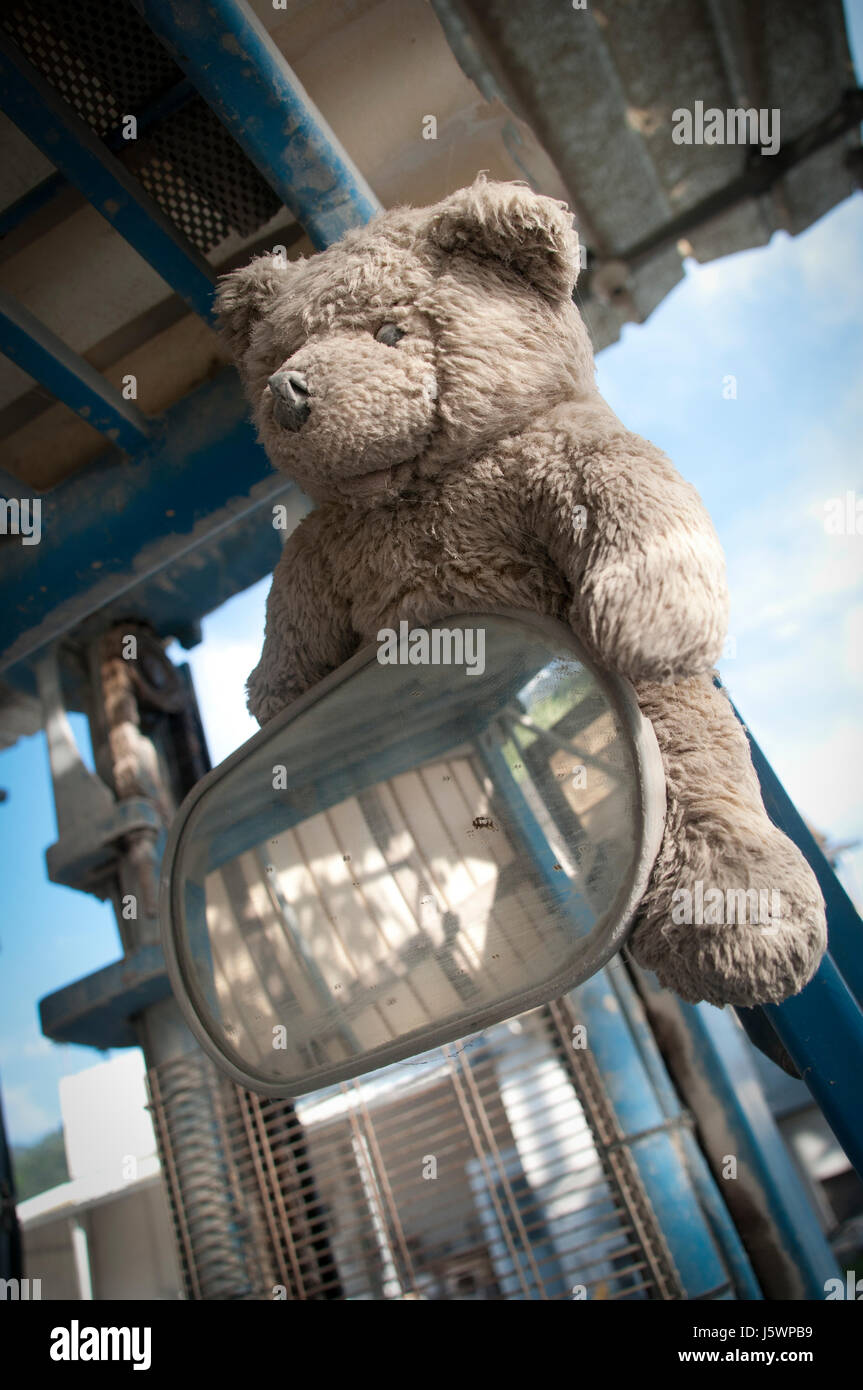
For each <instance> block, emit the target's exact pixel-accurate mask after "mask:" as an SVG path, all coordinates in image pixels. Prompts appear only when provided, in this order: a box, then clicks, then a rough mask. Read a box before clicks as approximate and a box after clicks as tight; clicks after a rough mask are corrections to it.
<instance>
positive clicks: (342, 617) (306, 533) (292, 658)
mask: <svg viewBox="0 0 863 1390" xmlns="http://www.w3.org/2000/svg"><path fill="white" fill-rule="evenodd" d="M316 522H317V514H316V513H314V512H312V513H311V515H310V516H308V517H307V518H306V519H305V520H304V521H302V522H301V523H300V525H299V526H298V527H297V529H296V530H295V531H294V532H292V534H291V535H290V536H289V538H288V540H287V542H286V544H285V547H284V549H283V551H282V554H281V557H280V559H279V563H278V564H277V565H276V569H275V572H274V574H273V584H272V588H271V589H270V594H269V598H268V599H267V624H266V631H265V633H264V647H263V651H262V652H261V659H260V661H259V662H258V664H257V666H256V667H255V669H254V671H253V672H252V674H251V675H250V676H249V679H248V681H247V682H246V689H247V693H248V701H247V703H248V708H249V713H250V714H251V715H252V716H253V717H254V718H255V719H257V721H258V723H259V724H266V723H267V722H268V721H269V720H270V719H272V718H274V716H275V715H277V714H278V713H279V711H280V710H283V709H284V708H285V707H286V705H289V704H290V703H291V702H292V701H293V700H296V699H297V698H298V697H299V696H300V695H302V694H304V693H305V691H307V690H308V689H309V688H310V687H311V686H313V685H315V684H317V682H318V681H320V680H323V678H324V676H326V675H329V673H330V672H331V671H334V670H335V669H336V667H337V666H341V664H342V662H344V661H347V659H348V657H349V656H351V655H352V654H353V653H354V651H356V649H357V645H358V639H357V636H356V634H355V632H354V630H353V627H352V625H351V621H350V612H349V609H348V606H347V604H346V603H345V601H344V600H343V599H341V598H339V596H338V594H337V593H336V592H335V588H334V586H333V582H332V576H331V574H330V571H329V569H328V567H327V565H326V564H325V562H324V560H323V559H322V558H321V556H322V548H321V546H320V545H318V544H317V536H316V532H317V525H316Z"/></svg>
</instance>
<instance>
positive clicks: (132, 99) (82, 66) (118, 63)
mask: <svg viewBox="0 0 863 1390" xmlns="http://www.w3.org/2000/svg"><path fill="white" fill-rule="evenodd" d="M0 26H2V28H3V29H5V31H6V33H7V34H8V35H9V37H10V38H11V39H12V40H13V41H14V42H15V43H16V44H17V45H18V47H19V48H20V49H21V51H22V52H23V54H24V55H25V57H26V58H27V59H28V60H29V62H30V63H32V64H33V66H34V67H35V68H37V69H38V70H39V72H40V73H42V75H43V76H44V77H45V78H47V80H48V81H49V82H50V83H51V85H52V86H53V87H54V88H56V90H57V92H58V93H59V94H60V95H61V96H62V97H63V99H64V100H65V101H67V102H68V104H69V105H70V106H71V107H72V109H73V110H74V111H75V112H76V113H77V114H78V115H79V116H80V117H81V119H82V120H84V121H86V123H87V124H88V125H89V126H90V127H91V129H92V130H93V131H94V133H95V134H96V135H98V136H99V137H100V139H102V140H104V141H105V143H106V144H108V145H109V146H110V148H111V149H112V150H113V151H114V152H115V153H116V154H117V156H118V157H119V158H121V159H122V160H123V162H124V163H125V164H127V166H128V167H129V168H130V169H131V170H132V171H133V172H134V173H135V174H136V175H137V177H138V178H139V179H140V180H141V183H142V184H143V186H144V187H145V188H146V190H147V192H148V193H149V194H150V195H151V197H152V198H153V199H154V200H155V201H156V202H157V203H158V205H159V206H160V208H161V209H162V211H163V212H164V213H165V214H166V216H167V217H169V218H170V220H171V221H172V222H173V223H174V224H175V225H176V226H177V227H178V228H179V229H180V230H181V231H182V232H184V233H185V235H186V236H187V237H188V238H189V240H190V241H191V242H192V243H193V244H194V245H195V246H197V247H198V248H199V249H200V250H201V251H204V252H206V251H210V250H211V249H212V248H213V247H214V246H216V245H217V244H218V243H219V242H220V241H223V240H224V239H225V237H227V236H228V235H229V234H230V233H231V232H232V231H234V232H237V233H239V234H240V235H241V236H249V235H251V233H252V232H254V231H255V230H256V229H257V228H258V227H260V226H262V225H263V224H264V223H265V222H267V221H269V219H270V218H271V217H272V216H273V215H274V214H275V213H276V212H277V211H278V209H279V206H280V204H279V200H278V198H277V197H276V195H275V194H274V193H273V191H272V189H271V188H270V187H269V185H268V184H267V183H265V181H264V180H263V179H262V178H261V176H260V174H259V173H258V171H257V170H256V169H255V167H254V165H253V164H251V162H250V161H249V160H248V159H247V158H246V156H245V154H244V153H243V151H242V150H241V149H240V148H239V146H238V145H237V144H236V143H235V141H234V140H233V139H232V138H231V136H230V135H229V134H228V132H227V131H226V130H225V128H224V126H222V125H221V124H220V122H219V121H218V120H217V118H216V117H215V116H214V115H213V113H212V111H211V110H210V108H209V107H208V106H207V104H206V102H205V101H204V100H203V98H201V97H199V96H198V95H197V93H195V92H194V90H193V89H192V88H191V87H190V86H189V85H188V84H186V83H185V82H184V79H183V73H182V72H181V71H180V69H179V68H178V67H177V65H176V64H175V63H174V62H173V60H172V59H171V57H170V56H169V54H168V52H167V50H166V49H165V48H164V47H163V46H162V44H161V43H159V41H158V39H156V38H155V37H154V35H153V34H152V32H151V31H150V29H149V28H148V27H147V25H146V24H145V23H144V21H143V20H142V19H141V18H140V16H139V15H138V14H137V12H136V11H135V10H134V9H133V8H132V6H131V5H130V4H129V3H128V0H75V3H74V4H69V3H68V2H67V0H19V3H17V4H11V5H6V6H4V7H3V10H2V12H0ZM129 115H133V116H135V117H136V118H137V120H138V138H137V139H136V140H124V139H123V138H122V134H121V131H122V125H123V119H124V117H126V116H129Z"/></svg>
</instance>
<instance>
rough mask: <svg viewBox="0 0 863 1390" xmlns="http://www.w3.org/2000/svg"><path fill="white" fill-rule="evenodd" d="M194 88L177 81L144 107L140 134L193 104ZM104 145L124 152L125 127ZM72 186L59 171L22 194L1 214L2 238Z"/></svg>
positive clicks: (138, 118) (185, 80) (0, 235)
mask: <svg viewBox="0 0 863 1390" xmlns="http://www.w3.org/2000/svg"><path fill="white" fill-rule="evenodd" d="M195 94H196V93H195V89H194V87H193V86H192V84H191V82H189V81H188V79H187V78H183V80H182V82H178V83H177V84H176V85H175V86H174V87H171V88H170V90H169V91H167V92H164V93H163V94H162V95H161V96H160V97H158V98H157V99H156V101H154V102H153V103H152V105H150V106H147V107H145V108H144V110H143V111H141V112H140V113H138V114H137V115H136V116H135V119H136V121H137V123H138V134H139V135H141V134H142V132H143V131H145V130H146V129H147V128H148V127H149V126H151V125H155V124H156V122H157V121H162V120H164V119H165V117H166V116H170V115H172V113H173V112H175V111H179V110H181V109H182V108H183V106H185V105H186V103H187V102H189V101H191V99H192V97H193V96H195ZM105 144H106V145H107V146H108V148H109V150H115V151H116V150H122V149H124V148H126V139H125V136H124V135H123V130H122V127H121V128H120V129H118V130H114V131H112V133H111V134H110V135H106V137H105ZM68 187H69V184H68V182H67V180H66V179H65V178H64V177H63V175H62V174H58V173H57V172H56V171H55V172H54V173H53V174H49V175H48V177H47V178H45V179H43V180H42V182H41V183H37V184H36V186H35V188H31V189H30V191H29V192H28V193H23V194H22V195H21V197H20V198H16V200H15V202H14V203H10V204H9V207H8V208H4V209H3V210H2V211H0V239H2V238H3V237H5V236H8V235H9V233H10V232H13V231H14V230H15V228H16V227H20V226H21V224H22V223H24V222H26V221H28V219H29V218H31V217H33V216H35V214H36V213H37V212H39V211H41V209H42V208H43V207H46V206H47V204H48V203H50V202H51V201H52V200H53V199H54V198H56V197H57V195H58V194H59V193H62V192H63V189H64V188H68Z"/></svg>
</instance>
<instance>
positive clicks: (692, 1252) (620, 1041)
mask: <svg viewBox="0 0 863 1390" xmlns="http://www.w3.org/2000/svg"><path fill="white" fill-rule="evenodd" d="M621 969H622V966H621V964H620V962H619V961H618V962H616V963H615V964H613V965H611V966H606V967H605V969H603V970H600V971H598V972H597V974H595V975H593V976H591V978H590V979H589V980H586V981H585V982H584V984H581V985H579V986H578V987H577V988H576V989H574V990H573V991H572V992H571V994H570V995H569V996H568V997H569V999H570V1000H571V1001H572V1005H573V1008H574V1011H575V1015H576V1017H577V1019H578V1021H579V1023H582V1024H584V1026H585V1029H586V1035H587V1046H588V1048H589V1050H590V1055H591V1056H592V1057H593V1060H594V1061H595V1063H596V1065H597V1067H598V1068H599V1071H600V1072H601V1074H602V1080H603V1083H604V1086H605V1090H606V1094H607V1096H608V1100H609V1103H610V1105H611V1107H612V1109H613V1111H614V1114H615V1118H616V1120H617V1123H618V1125H619V1129H620V1138H618V1139H617V1140H616V1143H617V1144H618V1145H619V1146H621V1147H625V1148H627V1149H628V1150H629V1153H630V1154H631V1156H632V1158H633V1160H634V1162H635V1165H636V1167H637V1169H638V1172H639V1176H640V1177H641V1180H642V1182H643V1184H644V1187H645V1189H646V1191H647V1195H648V1198H649V1200H650V1203H651V1206H652V1207H653V1210H654V1212H655V1213H656V1216H657V1219H658V1222H659V1226H660V1228H661V1230H662V1234H663V1235H664V1237H665V1240H666V1242H667V1244H668V1248H669V1251H670V1253H671V1256H672V1259H673V1261H674V1265H675V1268H676V1271H677V1273H678V1275H679V1278H680V1281H681V1283H682V1285H683V1290H684V1294H685V1297H686V1298H691V1299H694V1298H707V1297H710V1296H711V1295H713V1296H720V1295H721V1292H722V1291H723V1290H727V1288H728V1286H729V1285H730V1284H731V1283H732V1277H731V1276H732V1270H731V1268H730V1267H729V1265H726V1264H725V1262H724V1260H723V1258H722V1254H721V1253H720V1249H718V1248H717V1243H716V1242H715V1241H714V1239H713V1237H712V1233H711V1229H710V1225H709V1223H708V1220H707V1217H706V1213H705V1212H704V1211H703V1210H702V1208H701V1205H700V1202H699V1198H698V1194H697V1191H696V1188H695V1186H694V1184H693V1182H692V1180H691V1176H690V1174H689V1172H688V1171H687V1168H686V1163H685V1161H684V1159H683V1155H682V1150H681V1146H680V1144H679V1143H678V1142H677V1139H676V1133H675V1132H676V1131H680V1130H683V1129H685V1126H686V1117H685V1116H684V1115H683V1113H682V1112H681V1111H680V1109H679V1107H678V1109H677V1111H676V1113H674V1114H672V1115H669V1114H667V1113H666V1112H665V1110H664V1109H663V1106H662V1103H661V1097H660V1095H659V1094H658V1093H657V1089H656V1087H655V1085H654V1083H653V1079H652V1077H651V1076H650V1074H649V1072H648V1070H647V1068H646V1066H645V1062H644V1057H643V1056H642V1054H641V1052H640V1050H639V1047H638V1040H637V1038H636V1036H635V1035H634V1034H633V1031H632V1029H631V1027H630V1021H629V1019H628V1017H627V1016H626V1014H625V1013H624V1011H623V1009H622V1008H621V1000H620V998H619V997H618V996H617V993H616V990H615V987H614V979H615V976H616V975H617V974H618V973H619V972H620V971H621ZM578 1059H579V1053H578V1052H576V1053H575V1068H576V1070H577V1068H578ZM746 1288H747V1293H748V1294H749V1296H757V1295H755V1294H754V1290H753V1288H752V1283H751V1272H750V1275H749V1282H748V1283H747V1286H746Z"/></svg>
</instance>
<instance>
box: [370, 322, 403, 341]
mask: <svg viewBox="0 0 863 1390" xmlns="http://www.w3.org/2000/svg"><path fill="white" fill-rule="evenodd" d="M404 336H405V335H404V332H403V330H402V329H401V328H397V327H396V325H395V324H394V323H382V324H381V326H380V328H379V329H378V331H377V333H376V334H375V339H376V341H377V342H379V343H386V345H387V347H395V345H396V343H397V342H398V341H399V339H401V338H403V337H404Z"/></svg>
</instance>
